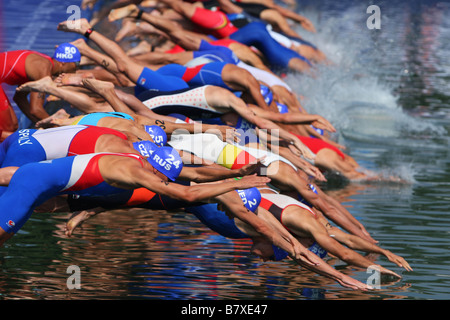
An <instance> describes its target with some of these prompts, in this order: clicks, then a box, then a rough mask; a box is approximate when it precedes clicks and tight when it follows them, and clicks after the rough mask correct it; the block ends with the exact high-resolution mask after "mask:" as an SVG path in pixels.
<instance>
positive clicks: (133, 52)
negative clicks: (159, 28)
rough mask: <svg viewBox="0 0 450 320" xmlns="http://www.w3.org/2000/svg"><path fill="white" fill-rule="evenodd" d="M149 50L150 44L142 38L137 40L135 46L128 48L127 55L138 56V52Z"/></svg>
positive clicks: (150, 48)
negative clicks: (137, 42)
mask: <svg viewBox="0 0 450 320" xmlns="http://www.w3.org/2000/svg"><path fill="white" fill-rule="evenodd" d="M151 50H152V46H151V45H150V44H149V43H148V42H147V41H145V40H143V41H141V42H139V44H138V45H137V46H136V47H134V48H131V49H130V50H128V51H127V55H128V56H130V57H133V56H138V55H140V54H143V53H147V52H150V51H151Z"/></svg>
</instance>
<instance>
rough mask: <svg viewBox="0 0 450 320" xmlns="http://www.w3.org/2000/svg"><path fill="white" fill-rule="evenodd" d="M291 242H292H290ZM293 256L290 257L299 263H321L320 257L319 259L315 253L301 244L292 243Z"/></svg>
mask: <svg viewBox="0 0 450 320" xmlns="http://www.w3.org/2000/svg"><path fill="white" fill-rule="evenodd" d="M291 243H292V242H291ZM293 247H294V252H295V256H294V257H291V258H293V259H294V260H295V261H297V262H298V263H299V264H300V265H306V266H311V267H314V266H318V265H320V264H321V262H322V259H320V258H319V257H318V256H317V255H315V254H314V253H312V252H311V251H309V250H308V249H307V248H305V247H304V246H302V245H295V244H293Z"/></svg>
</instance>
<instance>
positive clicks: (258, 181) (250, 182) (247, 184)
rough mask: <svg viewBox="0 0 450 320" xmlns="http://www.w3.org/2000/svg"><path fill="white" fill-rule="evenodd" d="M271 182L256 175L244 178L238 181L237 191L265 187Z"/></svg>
mask: <svg viewBox="0 0 450 320" xmlns="http://www.w3.org/2000/svg"><path fill="white" fill-rule="evenodd" d="M269 182H270V178H268V177H261V176H257V175H256V174H252V175H248V176H244V177H243V178H242V179H239V180H236V181H235V183H236V184H237V186H236V189H249V188H253V187H265V186H266V184H268V183H269Z"/></svg>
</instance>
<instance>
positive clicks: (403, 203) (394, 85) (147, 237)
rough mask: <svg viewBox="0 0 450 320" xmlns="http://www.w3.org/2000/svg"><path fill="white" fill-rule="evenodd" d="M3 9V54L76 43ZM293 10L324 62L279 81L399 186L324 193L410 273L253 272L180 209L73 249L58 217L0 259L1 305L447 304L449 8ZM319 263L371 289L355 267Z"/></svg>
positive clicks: (99, 222) (42, 7) (94, 232)
mask: <svg viewBox="0 0 450 320" xmlns="http://www.w3.org/2000/svg"><path fill="white" fill-rule="evenodd" d="M71 2H74V3H70V4H77V3H75V2H77V1H71ZM78 2H79V1H78ZM0 4H1V5H2V7H1V14H2V16H3V17H2V20H1V22H0V26H1V29H2V30H3V50H14V49H35V50H38V51H41V52H43V53H47V54H51V53H52V52H53V51H52V50H53V48H54V45H55V44H58V43H60V42H65V41H71V40H73V39H74V38H73V35H71V34H66V33H58V32H56V30H55V29H56V25H57V23H58V22H60V21H62V20H65V19H67V18H68V16H69V15H70V14H68V13H66V8H67V6H68V5H70V4H67V3H61V1H56V0H46V1H41V2H39V4H36V3H35V2H34V1H31V0H16V1H12V0H3V3H2V2H0ZM371 4H374V5H377V6H379V7H380V9H381V29H379V30H377V29H368V28H367V26H366V20H367V19H368V18H369V16H370V14H368V13H366V9H367V7H368V6H369V5H371ZM17 8H20V10H16V9H17ZM298 8H299V10H300V12H301V13H302V14H304V15H305V16H307V17H308V18H310V19H311V20H312V21H313V23H314V24H315V26H316V28H317V31H318V32H317V33H316V34H311V33H307V32H304V31H302V30H300V29H299V30H298V31H299V32H300V33H301V35H302V36H304V38H305V39H307V40H309V41H311V42H312V43H314V44H316V45H317V46H318V47H319V48H321V49H322V50H323V51H324V52H325V53H326V54H327V56H328V57H329V59H330V60H331V61H332V65H329V66H324V67H320V68H319V72H318V75H317V77H316V78H314V79H312V78H309V77H305V76H299V75H293V74H288V75H287V78H286V81H287V82H288V83H289V84H290V85H291V86H292V87H293V88H294V89H295V91H296V92H297V93H299V94H301V95H302V96H303V100H302V104H303V105H304V107H305V108H306V109H307V110H308V111H309V112H311V113H318V114H321V115H323V116H325V117H326V118H327V119H328V120H330V121H331V122H332V123H333V125H335V127H336V128H337V129H338V136H337V139H338V140H339V142H340V143H341V144H344V145H346V146H347V148H348V149H347V153H349V154H350V155H352V156H353V157H354V158H355V159H356V160H357V161H358V162H359V163H360V164H361V165H362V166H364V167H366V168H368V169H371V170H374V171H377V172H380V173H384V174H395V175H398V176H401V177H402V178H403V179H405V180H407V181H408V182H409V183H407V184H387V183H372V184H349V183H345V182H342V181H341V180H340V179H338V178H336V179H333V177H331V179H330V181H329V183H327V184H325V185H323V186H322V187H323V188H324V190H326V191H327V192H329V193H330V194H332V195H333V196H335V197H336V198H337V199H339V200H340V201H341V202H342V203H343V204H344V205H345V206H346V207H347V208H348V210H349V211H350V212H351V213H352V214H353V215H354V216H355V217H357V218H358V219H359V220H360V221H361V222H362V223H363V224H364V225H365V226H366V228H367V230H368V231H369V232H370V233H371V234H372V236H373V237H374V238H375V239H377V240H379V241H380V246H381V247H383V248H386V249H389V250H391V251H392V252H394V253H396V254H398V255H401V256H403V257H404V258H405V259H406V260H407V261H408V262H409V263H410V264H411V266H412V268H413V269H414V271H413V272H403V271H402V270H401V269H400V268H398V267H397V266H395V265H393V264H392V263H390V262H389V261H387V260H386V259H385V258H384V257H377V256H371V257H372V258H373V259H374V261H376V262H378V263H381V264H382V265H383V266H385V267H388V268H390V269H391V270H393V271H395V272H397V273H401V274H402V276H403V278H402V279H401V280H399V281H394V282H392V281H389V280H386V279H384V280H383V282H382V286H381V289H378V290H374V291H371V292H364V293H362V292H355V291H351V290H349V289H345V288H343V287H341V286H340V285H338V284H337V283H335V282H333V281H330V280H328V279H325V278H324V277H322V276H318V275H316V274H314V273H311V272H309V271H307V270H304V269H301V268H299V267H297V266H296V265H294V264H293V263H290V262H286V261H283V262H265V263H263V262H261V261H259V260H258V259H257V258H256V257H253V256H250V255H249V250H248V249H249V245H250V242H249V241H243V240H240V241H236V240H231V239H226V238H223V237H221V236H219V235H217V234H215V233H214V232H212V231H210V230H208V229H207V228H206V227H204V226H203V225H202V224H201V223H200V222H199V221H198V220H196V219H195V218H194V217H192V216H190V215H188V214H185V213H183V212H180V211H175V212H158V211H145V210H140V209H135V210H129V211H120V210H117V211H113V212H110V213H108V214H103V215H99V216H97V217H95V218H93V219H91V220H89V221H87V222H86V223H85V224H84V225H83V229H80V230H77V231H76V233H75V235H74V236H72V237H71V238H67V237H65V236H64V232H63V230H64V224H65V222H66V220H67V218H68V217H69V214H58V215H50V214H35V215H34V216H33V217H32V218H31V219H30V221H29V222H28V223H27V224H26V225H25V227H24V228H23V229H22V230H21V231H20V232H19V234H17V235H16V236H15V237H14V238H13V239H12V240H10V241H9V242H8V243H7V244H6V245H5V246H4V247H3V248H1V249H0V268H1V272H0V298H3V299H203V300H213V299H276V300H294V299H296V300H306V299H328V300H334V299H348V300H352V299H358V300H380V299H392V300H398V299H406V300H411V299H448V298H450V271H449V269H450V268H449V265H450V254H449V250H448V248H449V244H450V239H449V238H450V235H449V231H450V217H449V211H450V209H449V208H450V195H449V194H450V192H449V191H450V161H449V154H448V151H449V133H448V132H449V127H450V119H449V118H450V116H449V115H450V112H449V106H450V95H449V94H448V87H449V85H448V82H449V79H450V59H449V58H450V41H449V40H450V39H449V38H450V4H449V3H447V2H443V1H417V0H414V1H406V0H405V1H381V0H380V1H370V2H361V1H350V0H344V1H330V0H315V1H313V0H310V1H309V0H305V1H301V2H299V6H298ZM83 14H89V12H83ZM7 89H8V90H10V91H9V92H10V93H12V88H7ZM328 262H329V263H330V264H331V265H333V266H334V267H335V268H337V269H339V270H340V271H342V272H344V273H346V274H348V275H350V276H352V277H355V278H356V279H358V280H360V281H362V282H366V281H367V279H368V276H369V275H368V274H367V273H366V270H362V269H359V268H353V267H350V266H347V265H346V264H344V263H342V262H341V261H339V260H335V259H334V260H333V259H330V260H328ZM71 265H77V266H78V267H79V268H80V270H81V289H79V290H77V289H74V290H69V289H68V288H67V285H66V280H67V278H68V276H69V274H68V273H67V268H68V267H69V266H71Z"/></svg>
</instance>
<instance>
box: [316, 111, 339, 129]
mask: <svg viewBox="0 0 450 320" xmlns="http://www.w3.org/2000/svg"><path fill="white" fill-rule="evenodd" d="M315 116H316V117H317V119H316V120H315V121H313V122H312V123H311V124H312V125H313V126H314V127H316V128H318V129H322V130H326V131H329V132H336V128H335V127H334V126H333V125H332V124H331V122H330V121H328V120H327V119H325V118H324V117H322V116H320V115H315Z"/></svg>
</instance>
